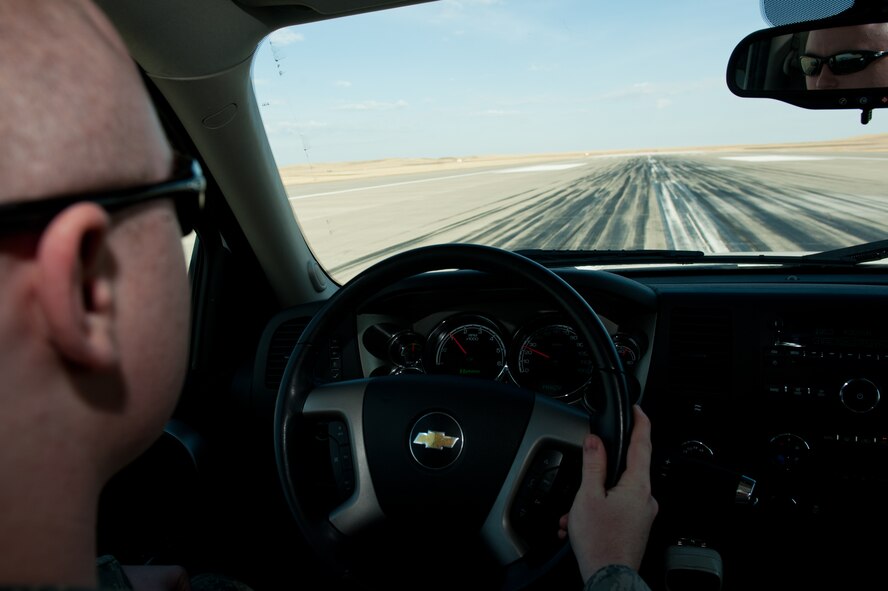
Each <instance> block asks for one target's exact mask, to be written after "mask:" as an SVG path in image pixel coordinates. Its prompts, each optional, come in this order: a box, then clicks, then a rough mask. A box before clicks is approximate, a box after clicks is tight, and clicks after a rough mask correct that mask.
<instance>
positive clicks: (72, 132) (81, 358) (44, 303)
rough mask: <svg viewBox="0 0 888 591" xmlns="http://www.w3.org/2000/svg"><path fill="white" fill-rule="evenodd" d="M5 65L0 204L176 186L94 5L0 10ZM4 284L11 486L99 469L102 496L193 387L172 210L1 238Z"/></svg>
mask: <svg viewBox="0 0 888 591" xmlns="http://www.w3.org/2000/svg"><path fill="white" fill-rule="evenodd" d="M0 54H2V55H3V56H4V58H3V59H2V60H0V99H2V103H3V109H0V137H3V142H2V143H0V206H2V205H4V204H9V203H12V202H30V201H35V200H46V199H50V198H53V197H58V196H60V195H70V194H89V193H92V192H103V191H108V190H111V189H124V188H127V187H133V186H144V185H149V184H153V183H159V182H162V181H165V180H167V179H169V178H170V176H171V174H172V172H173V162H174V158H173V154H172V152H171V149H170V147H169V145H168V143H167V141H166V139H165V136H164V133H163V130H162V128H161V126H160V124H159V122H158V119H157V116H156V114H155V112H154V110H153V107H152V105H151V102H150V100H149V98H148V96H147V93H146V91H145V88H144V86H143V84H142V81H141V78H140V76H139V74H138V72H137V70H136V68H135V66H134V64H133V62H132V60H131V59H130V57H129V55H128V53H127V51H126V48H125V46H124V44H123V42H122V41H121V39H120V38H119V37H118V35H117V33H116V31H115V30H114V28H113V27H112V26H111V25H110V23H109V22H108V21H107V19H106V18H105V16H104V14H103V13H102V12H101V11H100V10H98V9H97V8H96V7H95V6H93V5H92V4H91V3H89V2H88V1H86V0H83V1H81V0H66V1H65V2H58V1H56V0H29V1H28V2H21V1H20V0H0ZM0 273H2V276H3V282H2V283H0V375H2V376H3V380H2V382H0V438H3V437H6V438H7V439H4V440H3V441H2V442H0V470H3V471H4V472H3V476H2V480H4V481H8V480H9V477H8V475H7V472H6V470H16V471H17V472H18V474H19V475H22V476H24V477H25V480H28V479H29V478H33V479H38V478H40V477H42V476H43V475H44V473H46V474H48V473H50V472H52V470H57V474H56V475H57V477H58V478H59V479H60V480H59V481H60V482H63V481H64V479H65V478H66V477H68V478H71V479H76V478H77V477H79V476H81V475H82V474H79V473H78V474H75V472H77V471H81V472H85V471H89V470H91V471H92V473H91V474H89V475H88V476H89V477H91V478H92V479H93V484H94V485H97V486H101V483H102V482H104V479H107V478H108V477H110V475H111V474H113V473H114V472H115V471H116V470H117V469H119V468H120V467H121V466H122V465H123V464H124V463H125V462H127V461H129V460H131V459H132V458H133V457H134V456H135V455H136V454H138V453H140V452H141V451H143V450H144V449H145V448H146V447H147V445H149V444H150V443H151V442H152V441H153V440H154V439H155V438H156V437H157V436H158V435H159V433H160V431H161V429H162V426H163V424H164V422H165V421H166V420H167V419H168V418H169V416H170V414H171V413H172V410H173V407H174V405H175V402H176V399H177V397H178V394H179V391H180V389H181V386H182V380H183V377H184V370H185V364H186V358H187V342H188V341H187V336H188V324H189V298H188V285H187V279H186V273H185V265H184V257H183V253H182V248H181V242H180V232H179V228H178V225H177V223H176V216H175V211H174V208H173V205H172V202H171V201H170V200H169V199H155V200H150V201H147V202H145V203H143V204H140V205H136V206H133V207H128V208H125V209H122V210H120V211H116V212H114V213H113V214H109V213H108V211H106V210H105V209H104V208H103V207H101V206H99V205H97V204H95V203H92V202H89V201H82V202H78V203H76V204H74V205H71V206H70V207H67V208H65V209H64V210H63V211H61V212H60V213H58V214H57V215H55V216H54V217H53V218H52V219H51V220H50V221H49V222H48V224H47V225H45V227H40V228H22V229H21V231H12V232H3V233H0ZM9 440H15V441H16V443H15V447H14V449H9V444H8V442H9ZM4 448H5V449H6V451H3V450H4ZM47 450H52V452H51V453H50V452H48V451H47ZM0 487H2V485H0Z"/></svg>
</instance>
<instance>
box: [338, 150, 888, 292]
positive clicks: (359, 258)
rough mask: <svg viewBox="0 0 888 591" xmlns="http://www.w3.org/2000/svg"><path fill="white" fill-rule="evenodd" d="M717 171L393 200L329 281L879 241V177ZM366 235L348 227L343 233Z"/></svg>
mask: <svg viewBox="0 0 888 591" xmlns="http://www.w3.org/2000/svg"><path fill="white" fill-rule="evenodd" d="M713 162H714V161H713V159H712V158H707V157H706V156H700V155H695V154H688V155H679V154H672V155H663V154H643V155H637V156H632V157H625V158H612V159H597V160H595V161H594V162H593V161H590V162H589V163H588V164H587V165H585V166H582V167H575V168H572V169H569V170H568V169H565V170H563V171H562V172H561V173H559V175H558V176H557V177H548V176H547V177H545V178H538V177H531V176H528V178H527V183H528V185H527V186H526V187H524V188H521V189H520V190H512V191H511V192H505V191H501V192H500V193H499V194H497V196H496V197H491V196H490V195H492V194H494V193H493V192H491V191H490V189H492V188H497V187H500V185H498V184H497V183H499V182H500V180H499V179H502V178H505V177H514V176H516V175H493V174H491V175H478V176H476V177H474V178H473V180H472V184H471V186H470V187H469V189H468V191H469V192H471V193H474V194H467V192H466V191H467V190H466V189H465V187H463V188H462V189H460V191H461V192H459V193H456V192H453V193H446V192H443V190H442V192H441V193H428V194H425V193H405V194H404V196H403V197H401V196H398V197H395V196H392V197H391V199H390V205H389V207H396V208H397V209H392V210H391V212H390V213H385V212H381V211H379V212H376V215H378V216H383V217H384V219H386V220H388V223H389V224H390V228H387V233H386V234H385V237H384V238H385V239H384V240H379V242H378V244H377V245H376V247H375V248H372V249H371V252H366V240H360V239H358V238H355V240H354V241H355V243H356V244H357V246H359V247H361V248H363V249H365V250H364V251H363V252H362V253H361V254H353V255H349V256H344V257H343V259H341V260H340V262H338V263H337V264H335V265H333V266H332V269H331V270H332V272H333V273H334V274H336V275H339V274H349V273H352V272H353V271H356V270H359V269H361V268H363V267H366V266H367V265H369V264H371V263H372V262H375V261H376V260H379V259H381V258H384V257H385V256H387V255H389V254H391V253H393V252H396V251H400V250H403V249H406V248H411V247H414V246H420V245H424V244H432V243H439V242H445V241H446V242H474V243H485V244H493V245H496V246H500V247H503V248H508V249H519V248H552V249H555V248H558V249H638V248H674V249H694V250H703V251H705V252H742V251H746V252H749V251H757V252H758V251H810V250H822V249H827V248H836V247H839V246H845V245H849V244H854V243H857V242H864V241H869V240H876V239H879V238H882V237H884V236H885V228H886V226H888V198H885V197H884V196H882V195H880V194H878V191H877V187H878V186H879V185H880V184H881V182H880V183H876V181H875V174H876V173H875V172H872V171H871V172H872V174H871V176H873V179H870V180H869V181H867V182H863V181H861V182H860V183H858V184H857V185H855V186H854V187H851V186H849V184H848V183H849V181H848V179H847V178H844V177H840V176H836V175H835V174H831V173H830V171H829V170H828V169H824V168H822V163H821V162H818V161H811V162H808V163H805V162H801V163H799V162H795V163H790V164H794V165H796V166H797V167H798V168H786V166H787V164H785V163H783V162H780V161H765V162H738V163H737V164H735V165H732V164H721V163H720V164H718V165H715V166H714V165H713ZM722 162H724V161H722ZM802 166H806V168H802ZM538 183H542V184H538ZM406 190H407V189H405V191H406ZM454 191H456V189H454ZM367 197H368V196H364V198H363V200H359V199H358V197H355V201H354V202H353V204H354V206H355V207H365V211H362V214H361V215H362V216H363V215H369V213H368V212H367V211H366V205H367V204H368V203H375V201H374V200H372V199H369V198H367ZM418 212H419V213H421V214H422V215H415V214H416V213H418ZM415 220H420V221H415ZM422 220H425V221H422ZM364 226H366V223H362V220H355V221H354V222H352V225H351V226H349V228H351V229H353V231H357V230H358V229H360V228H361V227H364Z"/></svg>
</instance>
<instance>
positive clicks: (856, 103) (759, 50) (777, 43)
mask: <svg viewBox="0 0 888 591" xmlns="http://www.w3.org/2000/svg"><path fill="white" fill-rule="evenodd" d="M727 82H728V88H730V89H731V92H733V93H734V94H736V95H737V96H742V97H756V98H771V99H776V100H780V101H784V102H787V103H790V104H793V105H796V106H799V107H804V108H806V109H861V110H862V111H863V115H862V118H861V122H862V123H867V122H868V121H869V118H870V116H871V113H872V109H876V108H884V107H888V22H876V23H862V24H848V25H842V26H835V25H833V26H822V25H821V26H819V27H812V24H811V23H802V24H796V25H788V26H783V27H775V28H773V29H764V30H761V31H756V32H755V33H753V34H751V35H749V36H747V37H746V38H745V39H743V41H741V42H740V43H739V44H738V45H737V47H736V48H735V49H734V51H733V53H732V54H731V58H730V60H729V61H728V71H727Z"/></svg>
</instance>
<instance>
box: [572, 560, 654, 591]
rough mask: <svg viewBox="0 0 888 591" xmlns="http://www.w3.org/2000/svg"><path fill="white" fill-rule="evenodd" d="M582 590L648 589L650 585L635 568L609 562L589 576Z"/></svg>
mask: <svg viewBox="0 0 888 591" xmlns="http://www.w3.org/2000/svg"><path fill="white" fill-rule="evenodd" d="M584 591H650V587H648V586H647V583H645V582H644V579H642V578H641V575H639V574H638V572H637V571H636V570H635V569H633V568H630V567H628V566H625V565H623V564H609V565H607V566H603V567H601V568H600V569H598V570H597V571H595V574H593V575H592V576H591V577H589V580H588V581H586V587H585V590H584Z"/></svg>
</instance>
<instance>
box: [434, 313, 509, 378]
mask: <svg viewBox="0 0 888 591" xmlns="http://www.w3.org/2000/svg"><path fill="white" fill-rule="evenodd" d="M429 340H430V341H431V342H432V343H434V345H433V347H432V360H431V363H430V364H427V365H426V368H427V369H430V371H434V372H437V373H448V374H453V375H460V376H470V377H477V378H489V379H496V378H497V377H499V375H500V374H501V373H502V372H503V370H504V369H505V367H506V346H505V344H503V339H502V337H500V334H499V330H498V329H497V327H496V325H495V324H493V323H492V322H490V321H488V320H486V319H485V318H483V317H474V316H472V317H460V318H458V319H454V320H453V321H447V322H444V323H442V324H441V325H440V326H439V327H438V328H437V329H435V331H434V332H433V333H432V335H431V336H430V339H429Z"/></svg>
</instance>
